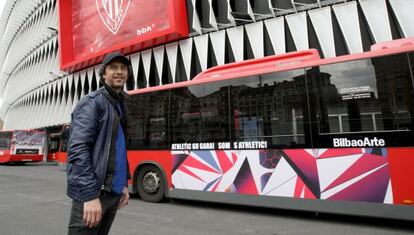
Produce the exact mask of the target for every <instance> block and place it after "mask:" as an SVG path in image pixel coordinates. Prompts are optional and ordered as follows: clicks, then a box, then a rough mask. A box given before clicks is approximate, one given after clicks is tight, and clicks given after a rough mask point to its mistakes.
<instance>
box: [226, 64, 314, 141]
mask: <svg viewBox="0 0 414 235" xmlns="http://www.w3.org/2000/svg"><path fill="white" fill-rule="evenodd" d="M305 79H306V78H305V75H304V70H303V69H300V70H293V71H287V72H278V73H270V74H264V75H260V76H256V77H254V78H246V79H239V80H234V81H232V84H231V90H232V91H231V100H232V104H233V106H232V110H233V111H234V116H235V123H234V126H235V127H236V132H235V135H236V139H237V140H240V139H245V140H266V141H267V142H268V144H270V145H271V146H273V147H287V146H289V147H298V146H303V145H304V144H305V143H306V142H307V141H306V140H305V139H306V138H305V131H304V129H305V125H304V120H305V118H304V112H307V108H306V107H307V102H306V89H305ZM305 116H306V115H305ZM308 142H309V143H308V144H309V146H311V143H310V140H309V141H308ZM270 145H269V146H268V147H270Z"/></svg>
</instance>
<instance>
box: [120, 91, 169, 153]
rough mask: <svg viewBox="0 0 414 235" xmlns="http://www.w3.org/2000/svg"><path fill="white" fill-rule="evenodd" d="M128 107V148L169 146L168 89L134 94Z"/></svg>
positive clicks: (129, 99)
mask: <svg viewBox="0 0 414 235" xmlns="http://www.w3.org/2000/svg"><path fill="white" fill-rule="evenodd" d="M126 106H127V109H128V127H127V128H128V129H127V142H128V143H127V145H128V149H130V150H133V149H162V148H166V147H167V146H168V133H167V130H168V129H167V120H168V119H167V115H168V114H167V110H168V107H169V97H168V91H160V92H153V93H146V94H140V95H132V96H131V97H129V98H128V99H127V100H126Z"/></svg>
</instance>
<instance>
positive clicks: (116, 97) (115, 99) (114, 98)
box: [100, 81, 129, 105]
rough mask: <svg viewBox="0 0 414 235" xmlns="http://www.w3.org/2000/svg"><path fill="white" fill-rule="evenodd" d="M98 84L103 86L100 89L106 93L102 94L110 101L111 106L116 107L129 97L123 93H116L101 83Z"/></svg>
mask: <svg viewBox="0 0 414 235" xmlns="http://www.w3.org/2000/svg"><path fill="white" fill-rule="evenodd" d="M100 84H101V85H102V86H103V87H102V88H101V89H102V90H104V91H106V92H104V94H105V96H106V97H107V98H108V99H109V101H111V103H112V104H113V105H116V104H117V103H119V102H121V103H122V102H123V101H124V100H126V99H127V98H128V97H129V95H128V94H127V93H126V92H125V91H121V92H120V93H116V91H115V90H114V89H112V87H110V86H109V85H108V84H106V83H105V82H102V81H101V82H100Z"/></svg>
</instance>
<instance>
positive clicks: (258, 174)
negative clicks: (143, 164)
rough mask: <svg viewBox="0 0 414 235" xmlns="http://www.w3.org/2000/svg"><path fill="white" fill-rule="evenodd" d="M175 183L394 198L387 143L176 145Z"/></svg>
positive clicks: (322, 196) (295, 193)
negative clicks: (305, 146) (295, 146)
mask: <svg viewBox="0 0 414 235" xmlns="http://www.w3.org/2000/svg"><path fill="white" fill-rule="evenodd" d="M172 155H173V164H174V165H173V172H172V183H173V186H174V187H175V188H180V189H191V190H200V191H211V192H229V193H239V194H250V195H267V196H280V197H294V198H308V199H315V198H318V199H325V200H347V201H364V202H380V203H392V190H391V183H390V174H389V167H388V160H387V151H386V149H385V148H344V149H286V150H208V151H174V152H172Z"/></svg>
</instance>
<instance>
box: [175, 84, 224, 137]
mask: <svg viewBox="0 0 414 235" xmlns="http://www.w3.org/2000/svg"><path fill="white" fill-rule="evenodd" d="M170 94H171V107H170V108H171V109H170V114H169V117H170V118H171V120H170V121H171V138H172V143H184V142H219V141H229V139H230V138H229V123H228V88H227V86H226V83H225V82H219V83H210V84H206V85H197V86H192V87H189V88H187V87H185V88H178V89H174V90H172V91H171V93H170Z"/></svg>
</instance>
